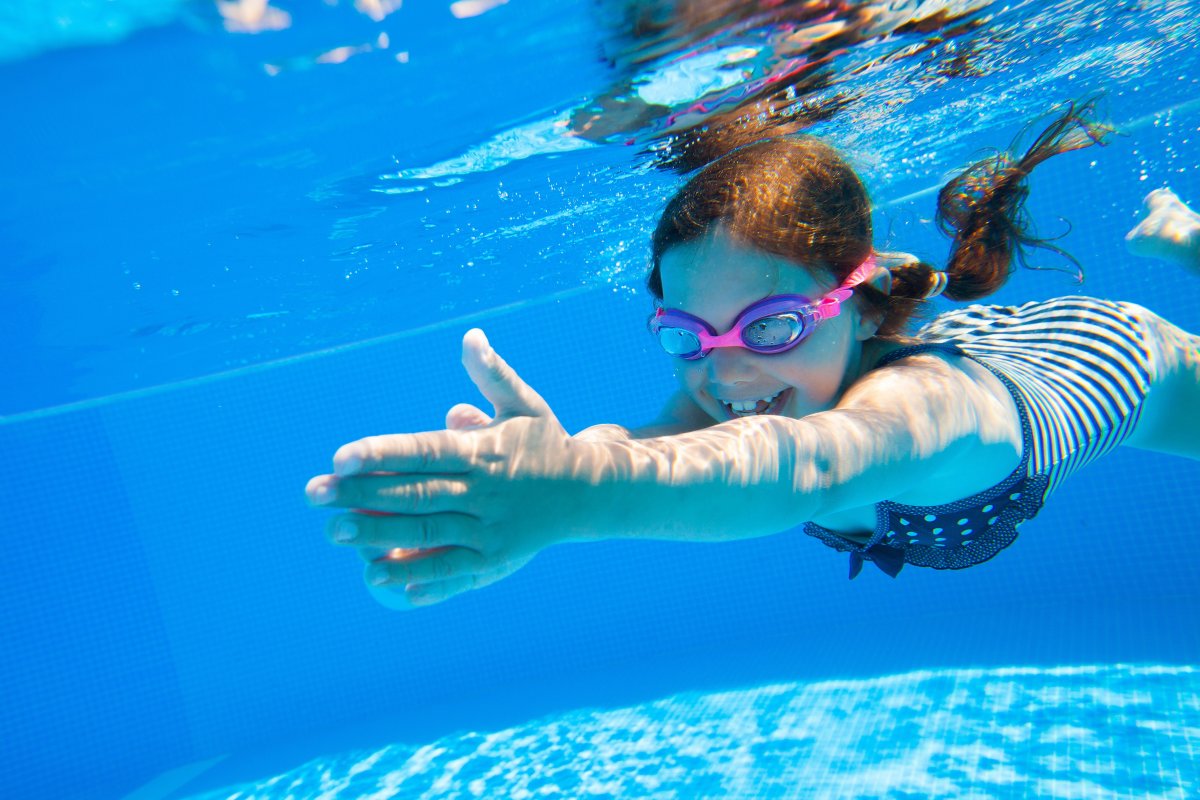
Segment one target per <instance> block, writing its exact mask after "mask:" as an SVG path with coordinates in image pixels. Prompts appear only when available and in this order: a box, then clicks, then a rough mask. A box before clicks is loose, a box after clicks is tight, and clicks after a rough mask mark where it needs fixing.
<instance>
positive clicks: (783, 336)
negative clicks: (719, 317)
mask: <svg viewBox="0 0 1200 800" xmlns="http://www.w3.org/2000/svg"><path fill="white" fill-rule="evenodd" d="M802 333H804V321H803V320H802V319H800V317H799V315H797V314H776V315H774V316H770V317H763V318H762V319H756V320H755V321H754V322H751V323H750V324H749V325H747V326H746V327H745V328H743V329H742V341H743V342H745V343H746V346H747V347H750V348H751V349H754V350H765V351H772V350H777V349H779V348H780V347H786V346H787V345H789V344H791V343H792V342H794V341H796V340H797V339H799V338H800V334H802Z"/></svg>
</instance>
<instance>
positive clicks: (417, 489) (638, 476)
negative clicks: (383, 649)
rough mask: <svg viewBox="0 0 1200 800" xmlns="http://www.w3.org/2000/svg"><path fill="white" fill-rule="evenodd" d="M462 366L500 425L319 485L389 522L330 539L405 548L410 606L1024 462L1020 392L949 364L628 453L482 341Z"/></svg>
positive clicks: (396, 565) (773, 524)
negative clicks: (582, 543) (564, 411)
mask: <svg viewBox="0 0 1200 800" xmlns="http://www.w3.org/2000/svg"><path fill="white" fill-rule="evenodd" d="M463 361H464V366H465V367H466V369H467V371H468V373H469V374H470V375H471V377H472V379H473V380H474V381H475V383H476V385H477V386H478V387H479V388H480V390H481V391H482V392H483V394H484V395H485V396H486V397H487V398H488V399H489V400H490V401H491V402H492V403H493V405H494V406H495V409H496V413H495V415H494V420H493V421H492V422H491V423H490V424H488V425H487V426H486V427H482V428H473V429H468V430H447V431H438V432H433V433H419V434H404V435H394V436H379V437H370V438H367V439H362V440H359V441H357V442H353V443H351V444H348V445H346V446H344V447H342V448H341V449H340V450H339V451H338V452H337V454H336V455H335V457H334V473H335V474H333V475H322V476H318V477H316V478H314V479H313V480H312V481H310V482H309V486H308V494H309V498H310V500H311V501H312V502H313V503H314V504H317V505H324V506H331V507H338V508H345V509H355V510H359V509H366V510H369V511H372V512H376V513H381V514H386V515H389V516H368V515H364V514H360V513H352V514H346V515H343V516H340V517H336V518H334V519H333V520H332V521H331V523H330V533H331V536H332V537H333V538H334V539H335V541H339V542H340V543H344V544H351V545H354V546H356V547H362V548H384V549H389V548H399V551H398V552H396V553H394V554H393V555H392V557H390V558H389V559H386V560H383V561H379V562H376V563H372V564H371V565H370V566H369V568H368V576H367V577H368V581H370V582H372V583H375V584H377V585H379V586H385V587H389V588H391V589H392V590H395V591H398V592H400V593H402V594H404V595H405V597H406V599H407V600H408V601H409V602H414V603H426V602H437V601H439V600H442V599H445V598H447V597H450V596H453V595H454V594H458V593H460V592H462V591H466V590H467V589H471V588H477V587H479V586H483V585H487V584H488V583H492V582H494V581H496V580H499V579H500V578H502V577H505V576H506V575H508V574H511V573H512V572H513V571H515V570H516V569H518V568H519V567H521V566H522V565H524V564H525V563H527V562H528V561H529V560H530V559H531V558H532V557H533V556H534V555H536V553H537V552H539V551H540V550H541V549H543V548H545V547H547V546H549V545H551V544H554V543H557V542H563V541H570V540H595V539H604V538H616V537H633V538H656V539H679V540H698V541H704V540H707V541H717V540H725V539H740V538H749V537H755V536H762V535H766V534H770V533H775V532H778V531H782V530H786V529H788V528H791V527H794V526H796V525H797V524H799V523H801V522H804V521H806V520H810V519H813V518H814V517H818V516H820V515H823V514H828V513H833V512H836V511H838V510H840V509H844V508H850V507H856V506H861V505H867V504H870V503H873V502H876V501H878V500H881V499H885V498H892V497H897V496H903V495H904V494H905V493H906V492H909V491H910V490H913V489H914V488H915V489H917V490H918V491H927V487H926V484H927V483H931V482H932V483H937V482H938V481H939V480H940V479H942V478H945V479H946V480H951V479H952V478H953V476H955V475H961V474H964V473H970V474H972V475H985V476H988V479H989V480H990V479H991V478H990V474H991V473H992V472H998V474H999V475H1003V474H1004V472H1005V471H1010V470H1011V469H1012V468H1013V466H1015V464H1016V462H1017V460H1018V457H1019V447H1020V445H1019V443H1020V433H1019V424H1018V423H1017V418H1016V413H1015V409H1014V408H1013V406H1012V403H1011V399H1010V398H1009V397H1008V396H1007V393H1006V392H1005V390H1004V388H1003V387H1002V386H1001V385H1000V384H999V382H998V381H996V380H995V379H994V378H993V377H992V376H990V374H987V373H986V371H985V370H982V368H980V373H979V374H976V373H974V372H972V371H971V370H970V369H966V370H964V369H962V368H961V366H952V365H951V364H949V363H947V362H946V361H945V360H944V359H943V358H942V357H939V356H933V355H929V356H917V357H914V358H911V359H906V360H905V364H904V366H903V367H889V368H884V369H880V370H876V371H875V372H873V373H872V374H871V375H869V376H868V377H867V378H866V379H864V380H863V381H860V383H859V384H858V385H856V386H855V387H854V389H853V390H852V391H851V392H849V393H848V394H847V396H846V398H845V403H844V404H843V406H842V407H839V408H838V409H836V410H833V411H829V412H825V413H823V414H817V415H813V416H811V417H807V418H804V419H789V418H785V417H779V416H760V417H748V418H742V419H737V420H732V421H729V422H725V423H721V424H719V425H714V426H712V427H710V428H706V429H704V430H699V431H694V432H690V433H684V434H679V435H675V436H664V437H658V438H651V439H645V440H624V441H581V440H578V439H572V438H571V437H570V436H568V435H567V434H566V432H565V431H564V430H563V429H562V426H561V425H560V424H559V423H558V420H557V419H556V418H555V417H554V415H553V413H552V412H551V410H550V409H549V407H548V406H547V405H546V403H545V401H544V400H542V398H541V397H539V396H538V395H537V393H536V392H534V391H533V390H532V389H531V388H530V387H528V386H527V385H526V384H525V383H524V382H523V381H521V379H520V378H519V377H518V376H517V375H516V373H515V372H513V370H512V369H511V368H510V367H509V366H508V365H507V364H505V363H504V361H503V359H501V358H500V357H499V355H497V354H496V353H495V352H494V351H493V350H492V349H491V348H490V346H489V345H488V344H487V340H486V339H485V338H484V337H483V335H482V332H479V331H471V332H469V333H468V334H467V336H466V337H465V338H464V353H463ZM989 381H991V382H994V384H995V385H994V386H993V385H992V384H991V383H989ZM884 394H886V395H887V397H890V398H892V399H891V400H886V399H885V398H884V397H883V395H884ZM964 466H970V467H971V469H970V470H964V469H963V467H964ZM976 467H978V468H976ZM981 488H982V487H981ZM946 491H951V492H952V491H957V490H955V489H953V487H951V488H949V489H947V490H946ZM959 496H962V495H959Z"/></svg>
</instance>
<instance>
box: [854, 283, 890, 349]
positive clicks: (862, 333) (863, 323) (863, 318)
mask: <svg viewBox="0 0 1200 800" xmlns="http://www.w3.org/2000/svg"><path fill="white" fill-rule="evenodd" d="M863 283H865V284H867V285H868V286H870V287H871V288H872V289H877V290H879V291H881V292H883V293H884V294H888V295H890V294H891V293H892V273H891V272H890V271H889V270H888V269H887V268H886V267H876V268H875V269H873V270H872V271H871V274H870V275H868V276H867V279H866V280H865V281H863ZM882 324H883V318H882V317H881V316H879V315H877V314H859V315H858V330H857V331H855V338H856V339H858V340H859V341H860V342H865V341H866V340H867V339H870V338H871V337H872V336H874V335H875V332H876V331H877V330H879V326H880V325H882Z"/></svg>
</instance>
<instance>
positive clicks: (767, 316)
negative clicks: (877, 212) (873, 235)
mask: <svg viewBox="0 0 1200 800" xmlns="http://www.w3.org/2000/svg"><path fill="white" fill-rule="evenodd" d="M874 269H875V258H874V257H873V256H869V257H868V258H867V260H866V261H864V262H863V263H861V264H859V265H858V268H857V269H855V270H854V272H851V273H850V275H849V276H848V277H847V278H846V280H845V281H843V282H842V284H841V285H840V286H838V287H837V288H836V289H834V290H833V291H832V292H830V293H829V294H827V295H825V296H823V297H821V298H818V299H817V300H815V301H814V300H810V299H809V298H807V297H803V296H801V295H798V294H776V295H771V296H770V297H764V298H763V299H762V300H759V301H757V302H754V303H752V304H750V305H749V306H748V307H746V308H745V309H744V310H743V311H742V312H741V313H740V314H738V315H737V320H736V321H735V322H734V323H733V327H732V328H730V329H729V330H728V331H726V332H725V333H721V334H718V333H717V332H716V330H715V329H714V328H713V327H712V326H711V325H709V324H708V323H707V322H705V321H704V320H702V319H700V318H699V317H693V316H692V315H691V314H688V313H686V312H684V311H679V310H678V309H673V308H660V309H658V310H657V311H656V312H655V313H654V316H653V317H652V318H651V319H650V332H651V333H653V334H654V336H655V338H657V339H658V343H659V344H660V345H662V348H663V349H664V350H666V351H667V352H668V353H670V354H671V355H673V356H676V357H678V358H683V359H687V360H689V361H693V360H695V359H697V358H704V357H705V356H706V355H708V353H709V351H710V350H712V349H713V348H714V347H741V348H744V349H746V350H751V351H753V352H755V353H763V354H771V355H773V354H775V353H784V352H787V351H788V350H791V349H792V348H793V347H795V346H796V345H798V344H800V342H802V341H804V340H805V339H806V338H808V336H809V334H811V333H812V331H813V329H814V328H815V327H816V325H817V323H818V322H821V321H822V320H826V319H831V318H833V317H836V316H837V315H838V314H840V313H841V310H842V309H841V305H842V303H844V302H845V301H847V300H849V299H850V297H851V296H852V295H853V294H854V287H855V286H857V285H858V284H860V283H862V282H863V281H864V280H866V279H867V277H868V276H869V275H870V274H871V271H872V270H874Z"/></svg>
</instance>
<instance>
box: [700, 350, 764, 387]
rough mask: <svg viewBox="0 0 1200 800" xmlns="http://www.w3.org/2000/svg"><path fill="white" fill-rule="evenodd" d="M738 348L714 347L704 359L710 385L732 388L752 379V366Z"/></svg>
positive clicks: (743, 352) (745, 354)
mask: <svg viewBox="0 0 1200 800" xmlns="http://www.w3.org/2000/svg"><path fill="white" fill-rule="evenodd" d="M747 355H748V353H746V352H745V351H743V350H742V349H741V348H738V347H714V348H713V349H712V350H710V351H709V353H708V355H707V356H706V357H705V358H704V366H705V369H707V370H708V380H709V382H710V383H713V384H717V385H721V386H734V385H736V384H739V383H746V382H749V381H750V380H751V379H752V378H753V377H754V372H755V369H754V365H753V364H752V363H751V360H750V359H749V358H747V357H746V356H747Z"/></svg>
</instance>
